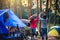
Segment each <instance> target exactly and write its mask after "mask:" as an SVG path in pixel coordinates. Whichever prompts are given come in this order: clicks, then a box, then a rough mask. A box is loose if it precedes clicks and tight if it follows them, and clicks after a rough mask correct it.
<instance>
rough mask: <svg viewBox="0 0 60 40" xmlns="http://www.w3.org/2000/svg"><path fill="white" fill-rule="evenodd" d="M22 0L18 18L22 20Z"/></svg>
mask: <svg viewBox="0 0 60 40" xmlns="http://www.w3.org/2000/svg"><path fill="white" fill-rule="evenodd" d="M22 9H23V8H22V0H20V18H21V19H22Z"/></svg>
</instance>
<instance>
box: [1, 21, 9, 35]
mask: <svg viewBox="0 0 60 40" xmlns="http://www.w3.org/2000/svg"><path fill="white" fill-rule="evenodd" d="M7 33H8V30H7V28H6V27H5V25H4V24H3V23H2V22H1V21H0V34H7Z"/></svg>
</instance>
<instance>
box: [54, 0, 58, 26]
mask: <svg viewBox="0 0 60 40" xmlns="http://www.w3.org/2000/svg"><path fill="white" fill-rule="evenodd" d="M57 3H58V0H56V1H55V15H54V26H56V18H57V17H56V14H57Z"/></svg>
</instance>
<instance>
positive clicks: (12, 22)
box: [0, 9, 26, 27]
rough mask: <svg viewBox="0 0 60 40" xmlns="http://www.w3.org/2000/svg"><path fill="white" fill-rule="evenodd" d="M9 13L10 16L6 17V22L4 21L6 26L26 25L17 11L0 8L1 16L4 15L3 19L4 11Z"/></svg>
mask: <svg viewBox="0 0 60 40" xmlns="http://www.w3.org/2000/svg"><path fill="white" fill-rule="evenodd" d="M6 12H7V13H8V16H9V18H8V19H6V22H5V23H4V22H3V23H4V24H5V26H14V27H16V26H17V25H18V26H19V27H25V26H26V25H25V24H24V23H23V22H22V21H21V20H20V19H19V18H18V17H17V16H16V15H15V13H14V12H13V11H11V10H9V9H6V10H0V16H2V18H1V19H3V20H4V17H3V15H4V13H6ZM1 21H2V20H1Z"/></svg>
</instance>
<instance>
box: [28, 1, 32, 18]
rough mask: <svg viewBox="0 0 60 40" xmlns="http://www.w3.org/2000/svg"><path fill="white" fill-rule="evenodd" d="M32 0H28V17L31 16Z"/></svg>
mask: <svg viewBox="0 0 60 40" xmlns="http://www.w3.org/2000/svg"><path fill="white" fill-rule="evenodd" d="M31 8H32V0H28V18H29V17H30V16H31V13H32V12H31Z"/></svg>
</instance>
